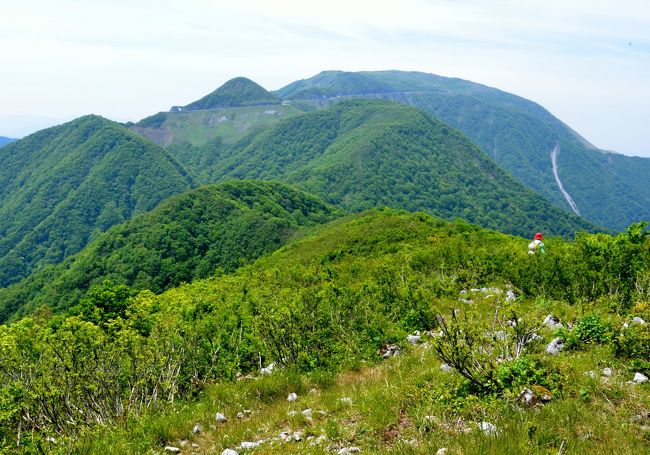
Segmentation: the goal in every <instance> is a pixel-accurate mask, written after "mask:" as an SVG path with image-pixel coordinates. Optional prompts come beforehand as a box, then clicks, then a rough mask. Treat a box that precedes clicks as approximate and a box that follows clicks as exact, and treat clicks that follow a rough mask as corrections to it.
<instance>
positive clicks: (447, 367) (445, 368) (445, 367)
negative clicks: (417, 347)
mask: <svg viewBox="0 0 650 455" xmlns="http://www.w3.org/2000/svg"><path fill="white" fill-rule="evenodd" d="M440 369H441V370H442V371H443V372H445V373H451V372H452V371H454V368H453V367H451V366H450V365H447V364H446V363H443V364H442V365H440Z"/></svg>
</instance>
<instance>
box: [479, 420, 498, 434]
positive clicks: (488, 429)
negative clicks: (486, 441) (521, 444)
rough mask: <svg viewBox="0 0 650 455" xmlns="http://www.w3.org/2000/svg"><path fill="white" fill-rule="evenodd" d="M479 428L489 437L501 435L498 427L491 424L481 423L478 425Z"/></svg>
mask: <svg viewBox="0 0 650 455" xmlns="http://www.w3.org/2000/svg"><path fill="white" fill-rule="evenodd" d="M478 428H479V430H481V431H482V432H483V434H485V435H487V436H496V435H497V434H499V430H498V429H497V427H496V425H494V424H493V423H490V422H481V423H479V424H478Z"/></svg>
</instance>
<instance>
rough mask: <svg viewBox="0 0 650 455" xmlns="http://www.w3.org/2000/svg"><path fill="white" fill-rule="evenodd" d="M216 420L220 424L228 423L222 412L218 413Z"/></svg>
mask: <svg viewBox="0 0 650 455" xmlns="http://www.w3.org/2000/svg"><path fill="white" fill-rule="evenodd" d="M215 419H217V422H219V423H225V422H227V421H228V419H227V418H226V416H225V415H223V414H222V413H220V412H217V415H216V416H215Z"/></svg>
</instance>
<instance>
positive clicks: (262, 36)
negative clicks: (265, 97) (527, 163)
mask: <svg viewBox="0 0 650 455" xmlns="http://www.w3.org/2000/svg"><path fill="white" fill-rule="evenodd" d="M332 69H339V70H347V71H360V70H386V69H398V70H415V71H424V72H427V73H434V74H439V75H443V76H453V77H461V78H463V79H469V80H472V81H474V82H480V83H483V84H486V85H490V86H493V87H497V88H500V89H502V90H506V91H508V92H512V93H515V94H517V95H520V96H523V97H526V98H529V99H532V100H533V101H536V102H538V103H540V104H541V105H543V106H544V107H546V108H547V109H548V110H550V111H551V112H552V113H553V114H555V115H556V116H557V117H559V118H560V119H561V120H563V121H564V122H565V123H567V124H568V125H569V126H571V127H572V128H573V129H575V130H576V131H578V132H579V133H580V134H582V135H583V136H585V137H586V138H587V139H588V140H589V141H590V142H592V143H593V144H595V145H596V146H599V147H601V148H605V149H611V150H615V151H618V152H621V153H625V154H630V155H641V156H650V0H616V1H614V0H611V1H604V0H540V1H537V0H535V1H533V0H429V1H426V0H392V1H384V0H359V1H357V0H345V1H343V0H329V1H309V0H303V1H300V2H298V1H287V0H273V1H269V0H253V1H247V0H232V1H221V0H176V1H173V0H157V1H151V0H105V1H104V0H102V1H99V0H20V1H17V0H16V1H13V0H0V135H4V136H13V137H16V136H22V135H24V134H27V133H29V132H31V131H33V130H34V129H38V128H41V127H44V126H47V125H50V124H52V123H60V122H62V121H65V120H70V119H72V118H74V117H78V116H81V115H84V114H89V113H95V114H100V115H103V116H105V117H108V118H111V119H114V120H119V121H124V120H134V121H137V120H139V119H141V118H143V117H146V116H148V115H151V114H153V113H156V112H158V111H163V110H168V109H169V107H170V106H172V105H183V104H187V103H189V102H191V101H194V100H196V99H198V98H200V97H202V96H203V95H205V94H207V93H209V92H211V91H212V90H214V89H215V88H217V87H218V86H220V85H221V84H223V83H224V82H226V81H227V80H228V79H231V78H233V77H237V76H246V77H249V78H251V79H253V80H254V81H256V82H258V83H259V84H261V85H262V86H264V87H265V88H267V89H269V90H275V89H278V88H280V87H282V86H284V85H286V84H288V83H290V82H292V81H294V80H297V79H304V78H308V77H311V76H313V75H315V74H317V73H318V72H320V71H323V70H332Z"/></svg>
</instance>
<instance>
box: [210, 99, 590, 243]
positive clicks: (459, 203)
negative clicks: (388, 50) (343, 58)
mask: <svg viewBox="0 0 650 455" xmlns="http://www.w3.org/2000/svg"><path fill="white" fill-rule="evenodd" d="M203 150H204V152H203V153H204V154H205V155H206V156H210V155H211V154H215V155H218V159H217V160H214V164H213V166H212V168H211V174H210V175H209V176H207V179H208V180H209V181H215V182H216V181H222V180H224V179H232V178H237V179H240V178H244V179H251V178H252V179H265V180H281V181H284V182H288V183H292V184H295V185H296V186H298V187H300V188H302V189H304V190H305V191H308V192H310V193H313V194H315V195H317V196H320V197H322V198H323V199H325V200H326V201H328V202H329V203H332V204H334V205H337V206H339V207H341V208H343V209H345V210H351V211H360V210H364V209H368V208H372V207H381V206H389V207H395V208H405V209H407V210H409V211H418V210H426V211H428V212H430V213H432V214H435V215H437V216H441V217H444V218H455V217H460V218H463V219H466V220H469V221H471V222H474V223H477V224H480V225H482V226H486V227H491V228H494V229H500V230H502V231H504V232H510V233H517V234H521V235H524V236H530V235H531V232H535V231H538V230H543V231H545V232H547V233H549V234H553V235H563V236H570V235H573V233H574V232H575V231H577V230H584V229H588V230H589V229H594V225H593V224H590V223H589V222H587V221H585V220H583V219H581V218H579V217H577V216H573V215H570V214H568V213H567V212H565V211H563V210H561V209H558V208H556V207H554V206H553V205H551V204H550V203H548V202H547V201H546V200H544V199H543V198H541V197H539V196H537V195H536V194H535V193H533V192H532V191H531V190H528V189H526V188H525V187H524V186H523V185H521V184H519V183H518V182H517V181H516V180H514V179H513V178H512V177H511V176H509V175H508V174H507V173H506V172H504V171H502V170H501V169H500V168H499V167H498V166H497V165H495V163H494V162H493V161H492V160H491V159H489V158H488V157H487V156H485V155H484V154H483V153H482V152H481V151H480V150H479V149H478V148H477V147H476V146H475V145H473V144H472V143H471V142H470V141H469V140H468V139H466V138H465V137H464V136H463V135H462V134H461V133H460V132H458V131H457V130H455V129H453V128H451V127H449V126H448V125H445V124H443V123H441V122H439V121H437V120H435V119H432V118H431V117H430V116H429V115H427V114H425V113H424V112H422V111H420V110H419V109H416V108H413V107H409V106H404V105H401V104H398V103H393V102H386V101H378V100H376V101H372V100H355V101H349V102H345V103H340V104H337V105H335V106H333V107H331V108H329V109H325V110H320V111H316V112H311V113H307V114H303V115H300V116H296V117H292V118H290V119H287V120H285V121H283V122H281V123H279V124H278V125H276V126H272V127H270V128H268V129H266V130H264V131H263V132H261V133H259V134H257V135H255V136H249V137H247V138H245V139H244V140H242V141H241V142H240V143H237V144H235V145H234V146H231V147H228V148H224V149H216V150H215V149H211V148H210V145H207V146H205V147H204V148H203Z"/></svg>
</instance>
